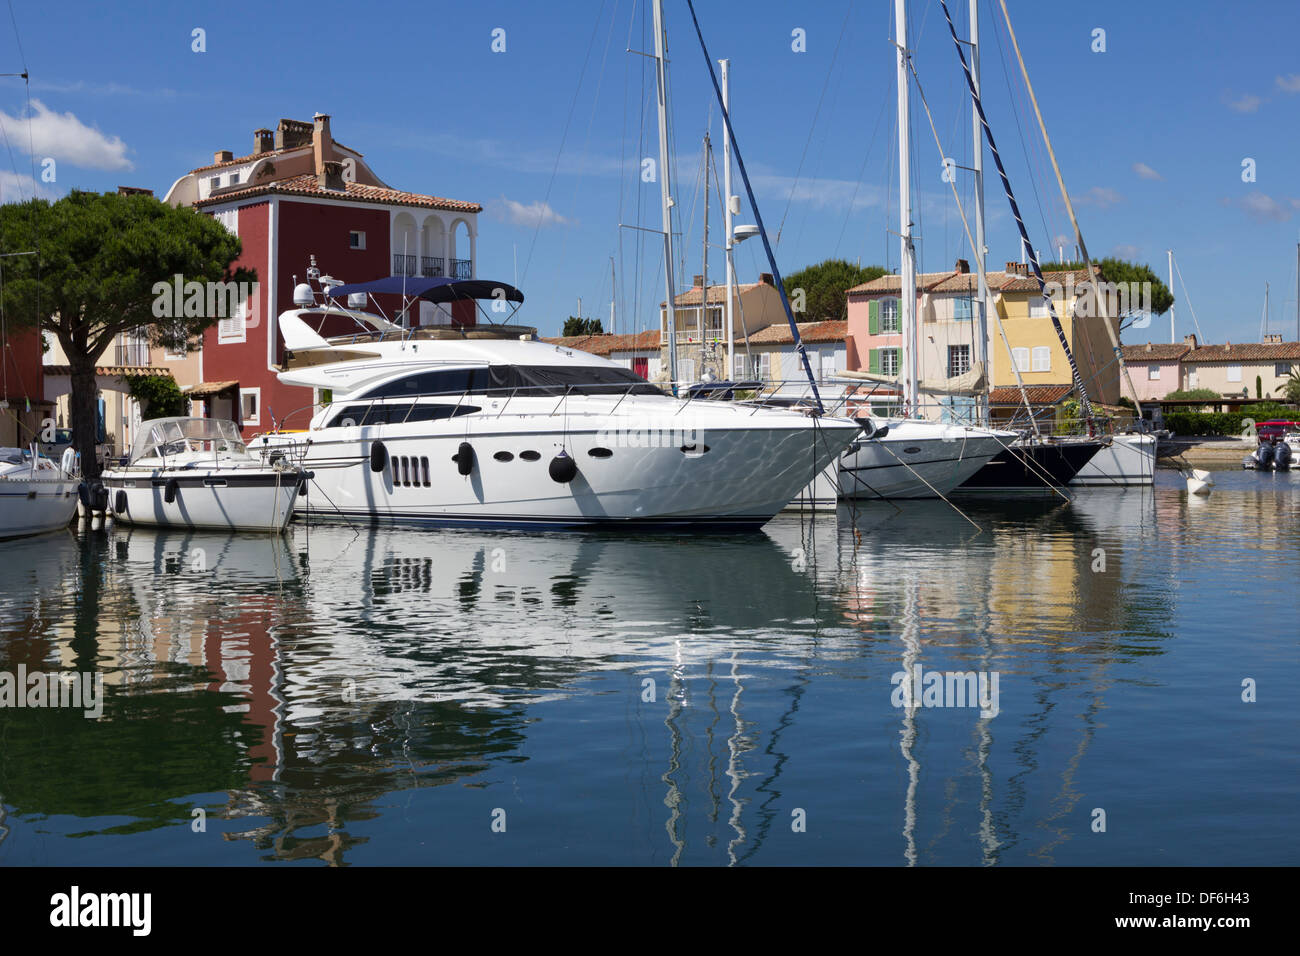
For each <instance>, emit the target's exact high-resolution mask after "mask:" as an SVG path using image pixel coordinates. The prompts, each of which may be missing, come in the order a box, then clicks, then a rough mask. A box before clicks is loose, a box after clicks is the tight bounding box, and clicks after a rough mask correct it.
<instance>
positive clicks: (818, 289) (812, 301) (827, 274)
mask: <svg viewBox="0 0 1300 956" xmlns="http://www.w3.org/2000/svg"><path fill="white" fill-rule="evenodd" d="M883 275H885V270H884V269H882V268H881V267H880V266H856V265H854V264H853V263H851V262H848V261H846V260H844V259H827V260H825V261H823V262H819V263H817V264H816V265H812V266H806V267H804V268H803V269H800V270H799V271H798V272H792V273H791V274H790V275H787V276H783V277H782V279H783V283H784V285H785V292H786V295H787V296H788V297H789V299H790V305H791V307H792V308H794V309H795V313H796V314H795V318H796V319H798V320H799V321H800V322H821V321H825V320H828V319H843V318H844V317H845V316H846V315H847V308H848V297H847V296H846V295H845V293H847V292H848V290H849V289H851V288H853V287H854V286H855V285H861V284H862V283H864V282H870V281H871V280H872V279H878V278H880V277H881V276H883ZM800 289H802V290H803V295H802V297H801V296H800V295H799V293H798V290H800ZM800 304H802V306H803V308H802V309H800V308H799V306H800Z"/></svg>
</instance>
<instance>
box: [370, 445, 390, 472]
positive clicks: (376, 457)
mask: <svg viewBox="0 0 1300 956" xmlns="http://www.w3.org/2000/svg"><path fill="white" fill-rule="evenodd" d="M387 467H388V448H387V447H386V446H385V445H384V443H383V442H382V441H377V442H374V443H372V444H371V446H370V470H371V471H375V472H379V471H383V470H384V469H385V468H387Z"/></svg>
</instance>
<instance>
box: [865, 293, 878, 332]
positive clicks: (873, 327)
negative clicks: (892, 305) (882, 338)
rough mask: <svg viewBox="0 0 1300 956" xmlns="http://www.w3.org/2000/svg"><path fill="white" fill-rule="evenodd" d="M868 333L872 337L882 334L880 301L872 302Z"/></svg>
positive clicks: (868, 319)
mask: <svg viewBox="0 0 1300 956" xmlns="http://www.w3.org/2000/svg"><path fill="white" fill-rule="evenodd" d="M867 316H868V318H867V331H868V332H870V333H871V334H872V335H879V334H880V301H879V300H877V299H872V300H871V305H870V306H869V307H868V310H867Z"/></svg>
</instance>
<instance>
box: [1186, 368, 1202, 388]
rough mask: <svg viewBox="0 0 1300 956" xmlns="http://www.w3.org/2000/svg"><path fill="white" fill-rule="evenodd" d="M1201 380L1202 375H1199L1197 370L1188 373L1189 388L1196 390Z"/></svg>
mask: <svg viewBox="0 0 1300 956" xmlns="http://www.w3.org/2000/svg"><path fill="white" fill-rule="evenodd" d="M1200 380H1201V377H1200V375H1199V374H1198V373H1197V371H1196V369H1191V370H1190V371H1189V372H1188V373H1187V387H1188V388H1189V389H1193V388H1196V386H1197V385H1199V384H1200Z"/></svg>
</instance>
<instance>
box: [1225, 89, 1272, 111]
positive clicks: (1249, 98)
mask: <svg viewBox="0 0 1300 956" xmlns="http://www.w3.org/2000/svg"><path fill="white" fill-rule="evenodd" d="M1227 102H1228V109H1230V110H1234V111H1235V112H1238V113H1254V112H1256V111H1257V110H1258V109H1259V108H1260V106H1262V105H1263V103H1264V101H1263V100H1262V99H1260V98H1259V97H1258V96H1256V95H1255V94H1254V93H1244V94H1242V95H1241V96H1239V97H1237V98H1236V99H1235V100H1228V101H1227Z"/></svg>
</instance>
